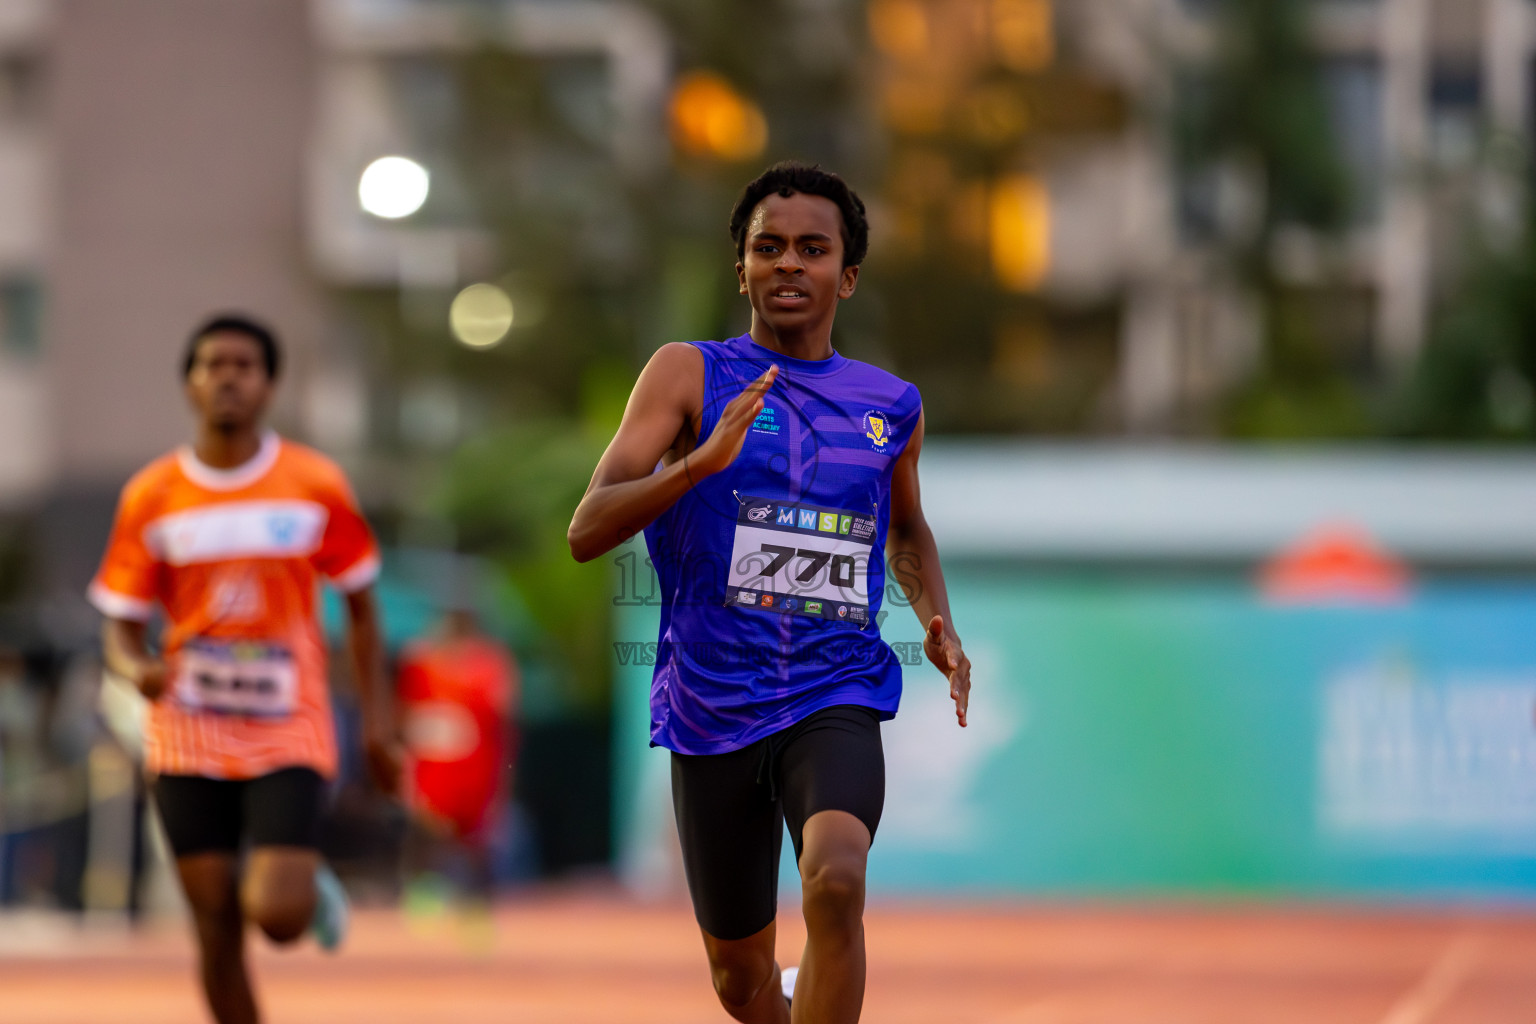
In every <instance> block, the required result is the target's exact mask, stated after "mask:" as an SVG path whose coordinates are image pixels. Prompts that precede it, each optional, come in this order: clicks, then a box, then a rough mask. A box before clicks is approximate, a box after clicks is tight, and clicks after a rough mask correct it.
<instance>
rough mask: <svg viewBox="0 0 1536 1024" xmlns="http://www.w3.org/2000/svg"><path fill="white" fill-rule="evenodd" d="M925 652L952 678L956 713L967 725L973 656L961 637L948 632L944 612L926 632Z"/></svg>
mask: <svg viewBox="0 0 1536 1024" xmlns="http://www.w3.org/2000/svg"><path fill="white" fill-rule="evenodd" d="M923 653H924V654H926V655H928V660H929V661H931V662H933V665H934V667H935V668H937V669H938V670H939V671H940V672H943V673H944V675H945V676H947V677H948V678H949V698H950V700H953V701H954V702H955V717H956V718H958V719H959V720H960V727H961V728H962V729H963V728H965V724H966V723H965V713H966V710H967V708H969V706H970V703H971V659H970V658H967V657H966V656H965V652H964V651H962V650H961V649H960V641H959V640H957V639H955V638H954V637H953V636H951V635H950V634H948V633H946V632H944V616H942V615H935V616H934V617H933V618H932V620H930V621H929V623H928V632H927V633H926V634H924V635H923Z"/></svg>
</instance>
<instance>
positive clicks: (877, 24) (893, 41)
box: [869, 0, 930, 59]
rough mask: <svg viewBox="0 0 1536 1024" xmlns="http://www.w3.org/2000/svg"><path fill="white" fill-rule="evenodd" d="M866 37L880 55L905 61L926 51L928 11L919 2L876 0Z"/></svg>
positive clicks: (872, 7) (870, 11)
mask: <svg viewBox="0 0 1536 1024" xmlns="http://www.w3.org/2000/svg"><path fill="white" fill-rule="evenodd" d="M869 34H870V37H871V38H872V39H873V40H874V43H875V46H876V47H878V48H879V49H880V50H881V52H883V53H886V54H889V55H890V56H892V57H905V58H908V59H912V58H916V57H922V56H923V55H925V54H926V53H928V52H929V49H930V47H929V38H928V12H927V10H925V9H924V7H923V4H922V2H921V0H875V2H874V3H872V4H870V5H869Z"/></svg>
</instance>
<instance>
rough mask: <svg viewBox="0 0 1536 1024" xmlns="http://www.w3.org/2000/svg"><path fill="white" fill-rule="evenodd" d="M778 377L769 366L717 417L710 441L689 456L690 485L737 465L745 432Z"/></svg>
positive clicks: (744, 441)
mask: <svg viewBox="0 0 1536 1024" xmlns="http://www.w3.org/2000/svg"><path fill="white" fill-rule="evenodd" d="M778 376H779V368H778V367H777V366H770V367H768V369H766V370H764V371H763V374H762V376H760V377H758V378H757V380H755V381H753V382H752V383H751V384H748V385H747V386H746V388H745V389H744V390H743V391H742V392H741V394H739V395H737V396H736V397H735V398H733V399H731V401H730V404H729V405H727V406H726V407H725V410H724V411H723V412H721V413H720V421H719V422H718V423H716V424H715V429H714V432H713V433H711V434H710V435H709V440H708V441H705V442H704V443H703V444H701V445H699V447H698V448H697V449H695V450H694V451H693V452H691V453H690V454H689V455H688V458H687V461H688V476H689V480H690V481H691V482H693V483H697V482H698V481H700V480H702V479H704V478H705V477H706V476H712V475H714V474H715V473H718V472H720V471H721V470H722V469H724V468H725V467H727V466H729V465H730V464H731V463H733V462H735V461H736V456H738V455H740V454H741V446H742V445H743V444H745V443H746V440H747V429H748V428H749V427H751V426H752V423H753V421H755V420H756V419H757V414H758V413H760V412H762V411H763V398H764V396H766V395H767V394H768V389H769V388H770V387H772V386H773V382H774V381H775V380H776V379H778Z"/></svg>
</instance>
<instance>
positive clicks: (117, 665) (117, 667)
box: [101, 616, 170, 700]
mask: <svg viewBox="0 0 1536 1024" xmlns="http://www.w3.org/2000/svg"><path fill="white" fill-rule="evenodd" d="M101 650H102V657H103V660H104V661H105V662H106V663H107V668H108V669H109V670H111V671H112V673H113V674H115V675H119V676H122V677H123V678H124V679H126V680H128V681H129V682H130V683H132V684H133V685H134V686H135V687H136V688H137V689H138V691H139V692H140V693H142V694H143V695H144V696H145V697H148V698H149V699H150V700H158V699H159V697H160V695H161V694H162V693H164V692H165V684H166V680H167V679H169V678H170V669H169V668H168V667H167V666H166V664H165V661H164V660H163V659H161V658H158V657H156V656H155V655H153V654H151V653H150V652H149V645H148V644H146V643H145V623H142V622H136V621H134V620H132V619H115V618H111V617H110V616H109V617H108V618H106V619H104V620H103V621H102V627H101Z"/></svg>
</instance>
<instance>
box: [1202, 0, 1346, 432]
mask: <svg viewBox="0 0 1536 1024" xmlns="http://www.w3.org/2000/svg"><path fill="white" fill-rule="evenodd" d="M1312 12H1313V4H1312V3H1311V2H1310V0H1227V2H1225V3H1223V4H1222V5H1221V8H1220V13H1219V16H1218V29H1219V38H1220V46H1219V50H1218V56H1217V58H1216V60H1215V61H1214V62H1213V63H1212V64H1211V65H1210V66H1209V67H1206V68H1202V69H1199V70H1198V71H1197V72H1195V73H1194V75H1193V76H1192V78H1191V79H1190V84H1191V87H1190V88H1187V89H1185V90H1183V92H1184V94H1185V102H1184V103H1183V105H1182V108H1181V110H1180V111H1179V113H1178V116H1177V117H1176V118H1175V123H1174V130H1175V152H1176V153H1177V154H1178V157H1179V159H1180V161H1181V163H1182V164H1183V165H1184V168H1185V171H1186V173H1192V172H1194V171H1197V170H1198V169H1201V168H1211V167H1215V166H1218V165H1221V164H1225V165H1227V166H1228V167H1242V168H1246V169H1248V174H1249V177H1250V178H1252V179H1254V183H1255V184H1256V185H1257V187H1258V188H1259V190H1260V195H1259V196H1257V197H1255V198H1256V199H1257V201H1258V205H1259V208H1258V210H1257V211H1256V216H1255V217H1254V222H1253V223H1252V224H1250V225H1246V226H1244V228H1243V230H1240V231H1238V232H1237V233H1235V234H1234V233H1233V232H1232V230H1231V229H1230V226H1228V231H1227V233H1226V235H1225V236H1224V237H1222V238H1221V239H1220V248H1221V249H1222V251H1223V253H1224V256H1225V258H1226V260H1227V261H1228V263H1229V264H1230V266H1231V267H1232V269H1233V270H1234V272H1235V274H1236V276H1237V279H1238V280H1239V281H1240V282H1241V283H1242V286H1243V287H1244V288H1245V289H1246V290H1248V291H1249V292H1250V293H1251V294H1253V295H1254V296H1256V297H1257V299H1258V300H1259V308H1260V315H1261V317H1262V321H1263V327H1262V331H1263V333H1262V343H1263V348H1262V352H1261V353H1260V358H1259V359H1258V362H1257V365H1256V366H1255V368H1254V372H1253V374H1252V376H1251V377H1250V378H1249V379H1248V380H1246V381H1245V382H1243V383H1242V385H1241V386H1240V387H1239V388H1238V389H1237V390H1236V392H1235V393H1233V394H1231V395H1229V396H1227V399H1226V401H1225V402H1224V403H1223V404H1224V408H1223V409H1222V410H1221V414H1220V419H1221V421H1222V429H1223V430H1224V431H1225V432H1226V433H1228V434H1231V435H1233V436H1238V437H1247V438H1277V439H1281V438H1283V439H1302V438H1308V439H1310V438H1338V437H1358V436H1361V435H1365V434H1369V433H1371V432H1372V430H1373V429H1374V425H1373V421H1372V415H1371V411H1370V409H1369V407H1368V403H1367V400H1366V395H1365V393H1364V391H1363V389H1362V386H1361V384H1360V383H1359V382H1358V381H1357V380H1356V379H1354V378H1353V377H1352V376H1351V374H1350V372H1349V367H1348V366H1347V365H1346V350H1347V344H1341V340H1342V339H1340V337H1339V333H1340V332H1339V330H1338V329H1337V325H1338V323H1339V322H1340V321H1341V320H1343V319H1344V317H1343V315H1342V313H1341V312H1340V310H1339V309H1337V308H1335V306H1336V305H1337V304H1336V303H1333V302H1332V301H1331V300H1332V298H1333V295H1332V294H1331V292H1332V289H1331V287H1330V282H1328V281H1326V280H1325V281H1322V282H1319V283H1317V284H1315V285H1312V286H1310V288H1309V289H1302V288H1298V287H1297V286H1296V285H1293V284H1290V283H1288V282H1287V281H1286V280H1284V277H1283V275H1282V273H1281V272H1280V269H1279V268H1278V267H1277V266H1276V256H1275V254H1276V252H1277V249H1278V246H1277V244H1276V243H1277V239H1278V238H1279V237H1280V236H1281V235H1282V233H1283V232H1287V231H1289V232H1296V231H1297V230H1302V231H1305V232H1307V234H1308V236H1309V237H1310V238H1313V239H1317V240H1318V241H1320V242H1323V241H1326V240H1327V239H1328V238H1329V237H1330V236H1333V235H1336V234H1337V233H1338V232H1339V231H1341V230H1342V229H1343V228H1344V227H1345V226H1346V225H1347V223H1348V220H1349V216H1350V212H1351V201H1352V196H1351V182H1350V177H1349V173H1348V169H1347V167H1346V165H1345V163H1344V161H1343V159H1342V156H1341V154H1340V151H1339V147H1338V144H1337V140H1336V139H1335V138H1334V133H1333V131H1332V130H1331V129H1330V124H1331V118H1330V112H1329V108H1328V102H1327V97H1326V94H1325V91H1324V87H1323V81H1322V76H1321V64H1320V60H1319V55H1318V53H1317V51H1316V47H1315V45H1314V43H1313V42H1312V39H1311V32H1310V27H1309V26H1310V19H1311V16H1312Z"/></svg>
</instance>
